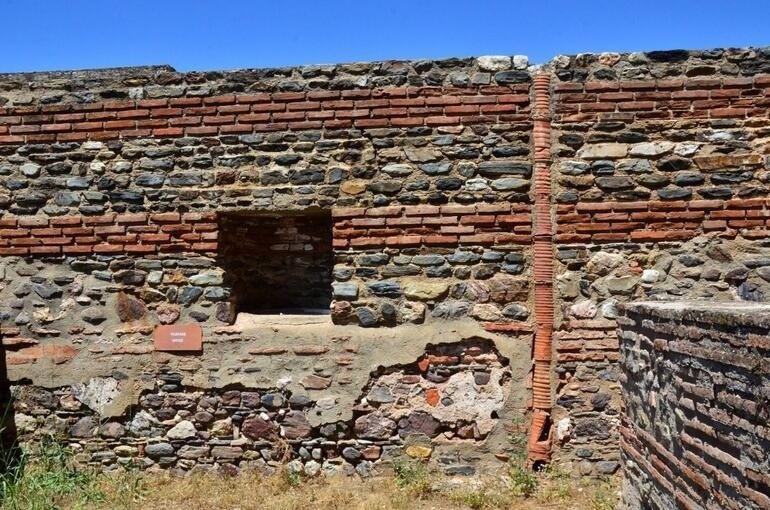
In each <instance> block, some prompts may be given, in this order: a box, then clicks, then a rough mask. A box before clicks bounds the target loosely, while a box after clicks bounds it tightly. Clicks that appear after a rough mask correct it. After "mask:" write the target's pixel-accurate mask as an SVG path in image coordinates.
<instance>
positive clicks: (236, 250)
mask: <svg viewBox="0 0 770 510" xmlns="http://www.w3.org/2000/svg"><path fill="white" fill-rule="evenodd" d="M219 250H220V261H219V262H220V264H221V265H222V267H223V268H224V270H225V279H226V281H225V283H226V284H227V285H230V286H231V288H232V290H233V294H232V295H233V300H234V305H235V310H236V311H237V312H238V313H249V314H297V315H299V314H302V315H308V314H312V315H316V314H318V315H320V314H328V313H329V305H330V304H331V284H332V267H333V265H334V255H333V252H332V219H331V214H330V213H329V212H328V211H325V212H324V211H314V212H309V211H302V212H282V213H274V212H271V213H269V214H267V213H266V214H257V213H227V214H220V248H219Z"/></svg>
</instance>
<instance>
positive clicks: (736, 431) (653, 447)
mask: <svg viewBox="0 0 770 510" xmlns="http://www.w3.org/2000/svg"><path fill="white" fill-rule="evenodd" d="M618 323H619V326H620V352H621V362H622V376H621V383H622V387H623V397H624V401H625V410H624V414H623V421H622V424H621V448H622V455H623V466H624V468H623V469H624V473H625V480H624V487H623V499H624V508H632V509H633V508H640V509H641V508H656V509H657V508H660V509H664V508H736V509H737V508H747V509H748V508H754V509H760V508H768V506H770V476H768V473H770V464H769V461H768V456H767V451H768V449H769V448H770V428H769V427H768V423H770V422H769V421H768V419H769V418H770V405H769V404H768V402H769V400H768V397H770V336H768V333H769V332H770V306H768V305H764V304H756V303H752V304H748V303H741V304H738V303H728V302H717V303H715V302H710V303H704V302H696V301H690V302H688V301H676V302H670V303H656V302H646V303H635V304H629V305H625V306H624V307H623V311H622V316H621V317H620V318H619V319H618Z"/></svg>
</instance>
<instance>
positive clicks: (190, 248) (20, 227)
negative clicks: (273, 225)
mask: <svg viewBox="0 0 770 510" xmlns="http://www.w3.org/2000/svg"><path fill="white" fill-rule="evenodd" d="M216 251H217V228H216V213H213V212H210V213H185V214H181V215H180V214H179V213H159V214H152V213H138V214H107V215H103V216H59V217H53V218H46V217H25V216H21V217H5V218H3V219H2V222H0V256H2V255H21V256H26V255H81V254H91V253H135V254H154V253H178V252H196V253H215V252H216Z"/></svg>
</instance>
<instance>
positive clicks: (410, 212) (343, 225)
mask: <svg viewBox="0 0 770 510" xmlns="http://www.w3.org/2000/svg"><path fill="white" fill-rule="evenodd" d="M333 216H334V221H335V223H334V247H335V248H337V249H346V248H353V249H366V248H379V247H383V246H421V245H428V246H431V245H438V246H441V245H450V246H451V245H457V244H472V245H494V244H528V243H529V242H530V241H531V232H532V225H531V222H532V219H531V215H530V206H529V205H528V204H505V203H503V204H477V205H444V206H430V205H418V206H391V207H373V208H363V207H356V208H341V209H336V210H334V211H333Z"/></svg>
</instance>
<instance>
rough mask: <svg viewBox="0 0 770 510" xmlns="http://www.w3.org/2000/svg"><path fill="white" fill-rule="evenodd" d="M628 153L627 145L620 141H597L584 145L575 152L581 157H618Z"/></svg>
mask: <svg viewBox="0 0 770 510" xmlns="http://www.w3.org/2000/svg"><path fill="white" fill-rule="evenodd" d="M626 154H628V146H627V145H625V144H622V143H597V144H594V145H586V146H584V147H583V148H582V149H580V150H579V151H578V152H577V156H578V157H579V158H582V159H620V158H624V157H626Z"/></svg>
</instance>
